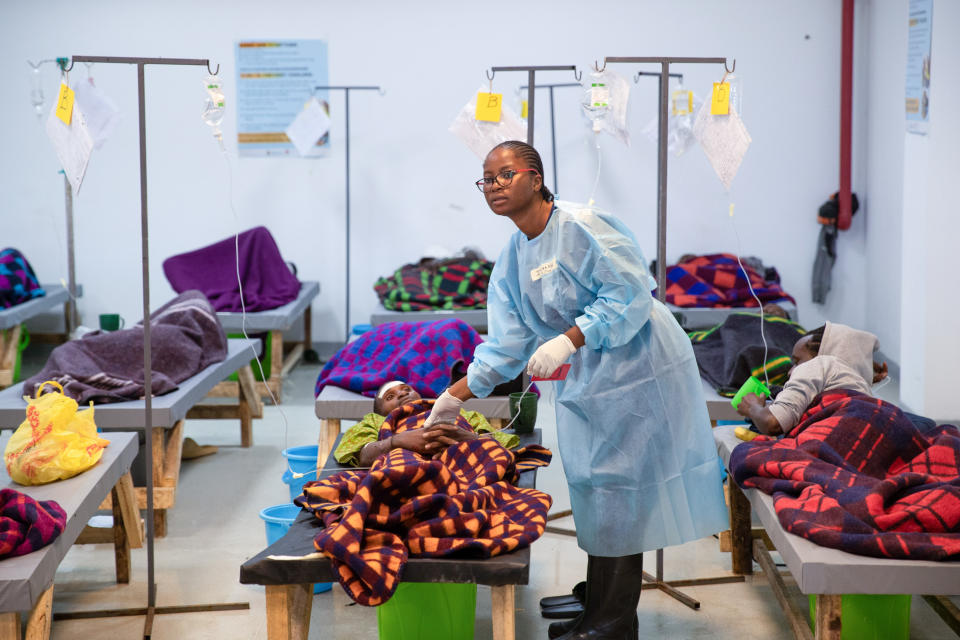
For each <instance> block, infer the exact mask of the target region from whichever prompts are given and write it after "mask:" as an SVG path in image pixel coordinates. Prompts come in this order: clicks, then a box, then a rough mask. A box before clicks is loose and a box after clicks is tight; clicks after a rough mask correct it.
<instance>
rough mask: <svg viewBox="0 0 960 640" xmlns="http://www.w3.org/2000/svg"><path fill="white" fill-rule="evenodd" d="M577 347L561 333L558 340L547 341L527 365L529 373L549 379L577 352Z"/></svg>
mask: <svg viewBox="0 0 960 640" xmlns="http://www.w3.org/2000/svg"><path fill="white" fill-rule="evenodd" d="M576 350H577V347H576V346H575V345H574V344H573V341H572V340H570V338H568V337H567V335H566V334H563V333H561V334H560V335H558V336H557V337H556V338H553V339H551V340H547V341H546V342H544V343H543V344H542V345H540V348H538V349H537V350H536V351H535V352H534V353H533V357H532V358H530V362H528V363H527V373H528V374H529V375H531V376H534V377H537V378H547V377H549V376H550V374H552V373H553V372H554V371H556V370H557V369H558V368H559V367H560V365H562V364H563V363H564V362H566V361H567V359H568V358H569V357H570V356H572V355H573V354H574V352H576Z"/></svg>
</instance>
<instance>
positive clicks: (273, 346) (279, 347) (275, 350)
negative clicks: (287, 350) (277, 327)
mask: <svg viewBox="0 0 960 640" xmlns="http://www.w3.org/2000/svg"><path fill="white" fill-rule="evenodd" d="M269 382H270V388H271V390H272V391H273V395H274V396H275V397H276V399H277V404H280V403H281V402H283V331H271V332H270V380H269Z"/></svg>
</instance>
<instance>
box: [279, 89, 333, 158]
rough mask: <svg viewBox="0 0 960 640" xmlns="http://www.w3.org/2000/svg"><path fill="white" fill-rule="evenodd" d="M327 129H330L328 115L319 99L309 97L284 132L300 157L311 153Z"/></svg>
mask: <svg viewBox="0 0 960 640" xmlns="http://www.w3.org/2000/svg"><path fill="white" fill-rule="evenodd" d="M328 131H330V116H328V115H327V112H326V110H325V109H324V108H323V105H321V104H320V101H319V100H317V99H316V98H310V100H308V101H307V104H306V105H305V106H304V107H303V110H302V111H301V112H300V113H299V114H297V117H296V118H294V120H293V122H291V123H290V126H289V127H287V130H286V134H287V137H288V138H290V142H292V143H293V146H295V147H296V148H297V151H298V152H299V153H300V155H301V157H307V156H310V155H313V154H312V153H311V152H312V151H313V147H314V145H316V144H317V140H319V139H320V138H322V137H323V136H324V135H325V134H326V133H327V132H328Z"/></svg>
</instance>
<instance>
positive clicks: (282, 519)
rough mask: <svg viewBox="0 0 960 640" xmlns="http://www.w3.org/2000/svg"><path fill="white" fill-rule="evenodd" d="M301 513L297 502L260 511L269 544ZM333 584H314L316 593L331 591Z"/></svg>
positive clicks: (278, 537) (282, 533)
mask: <svg viewBox="0 0 960 640" xmlns="http://www.w3.org/2000/svg"><path fill="white" fill-rule="evenodd" d="M299 513H300V507H298V506H297V505H295V504H290V503H286V504H278V505H274V506H272V507H266V508H265V509H262V510H261V511H260V519H261V520H263V522H264V524H265V525H266V527H267V544H268V545H271V544H273V543H274V542H276V541H277V540H279V539H280V538H282V537H283V535H284V534H285V533H286V532H287V530H288V529H289V528H290V525H292V524H293V521H294V520H296V519H297V515H298V514H299ZM332 588H333V584H332V583H330V582H318V583H316V584H314V585H313V592H314V593H323V592H324V591H330V589H332Z"/></svg>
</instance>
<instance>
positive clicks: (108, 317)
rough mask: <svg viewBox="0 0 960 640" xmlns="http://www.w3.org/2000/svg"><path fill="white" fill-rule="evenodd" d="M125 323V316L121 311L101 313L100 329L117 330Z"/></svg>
mask: <svg viewBox="0 0 960 640" xmlns="http://www.w3.org/2000/svg"><path fill="white" fill-rule="evenodd" d="M123 325H124V321H123V318H121V317H120V314H119V313H101V314H100V330H101V331H116V330H118V329H122V328H123Z"/></svg>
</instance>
